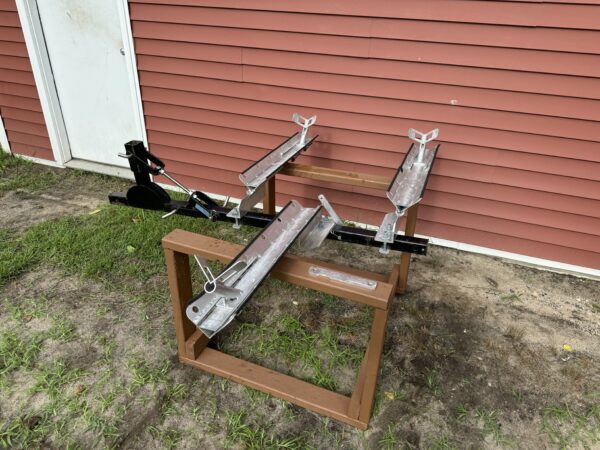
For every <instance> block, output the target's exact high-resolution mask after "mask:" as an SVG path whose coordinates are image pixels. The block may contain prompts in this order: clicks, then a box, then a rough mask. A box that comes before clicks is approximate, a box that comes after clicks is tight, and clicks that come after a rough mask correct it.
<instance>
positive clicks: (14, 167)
mask: <svg viewBox="0 0 600 450" xmlns="http://www.w3.org/2000/svg"><path fill="white" fill-rule="evenodd" d="M58 179H59V175H58V173H56V171H53V170H51V169H49V168H47V167H43V166H40V165H34V164H33V163H32V162H30V161H27V160H26V159H23V158H19V157H16V156H11V155H9V154H8V153H6V152H4V151H3V150H0V196H1V195H2V194H4V193H6V192H8V191H14V190H16V189H26V190H28V191H30V192H31V191H39V190H41V189H46V188H48V186H50V185H51V184H52V183H56V182H57V181H58Z"/></svg>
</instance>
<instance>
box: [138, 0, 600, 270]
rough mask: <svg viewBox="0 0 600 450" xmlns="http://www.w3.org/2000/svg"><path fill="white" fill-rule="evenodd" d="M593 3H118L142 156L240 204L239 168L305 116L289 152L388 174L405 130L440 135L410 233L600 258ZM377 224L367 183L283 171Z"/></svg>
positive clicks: (303, 188) (296, 189) (598, 44)
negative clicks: (134, 74)
mask: <svg viewBox="0 0 600 450" xmlns="http://www.w3.org/2000/svg"><path fill="white" fill-rule="evenodd" d="M594 3H598V2H596V1H584V0H578V1H576V2H568V1H562V2H560V1H554V2H539V1H521V2H511V1H498V2H495V1H457V0H444V1H431V0H428V1H421V0H408V1H391V0H374V1H369V2H365V1H360V0H335V1H329V2H323V1H318V0H306V1H302V2H282V1H274V0H243V1H242V0H219V1H217V0H130V11H131V17H132V26H133V33H134V37H135V44H136V52H137V57H138V68H139V74H140V80H141V85H142V97H143V101H144V110H145V114H146V125H147V128H148V135H149V141H150V144H151V148H152V150H153V151H154V152H156V153H158V154H159V155H160V156H161V157H163V158H165V159H166V160H167V161H168V167H169V168H170V169H171V170H172V171H173V172H174V173H176V174H177V175H180V176H182V177H183V178H184V179H185V181H187V182H188V183H191V184H193V185H194V186H195V187H197V188H200V189H204V190H206V191H209V192H217V193H220V194H227V195H234V196H238V197H239V196H241V195H242V192H243V190H242V187H241V183H240V182H239V180H238V174H239V172H240V171H242V170H243V169H245V168H246V167H247V166H248V165H249V164H250V163H251V162H252V161H255V160H256V159H257V158H259V157H260V156H262V155H263V154H264V152H265V150H264V149H270V148H273V147H274V146H276V145H277V144H278V143H279V142H280V141H281V140H282V139H283V138H285V137H286V136H288V135H290V134H291V133H293V132H294V131H295V128H294V126H293V125H292V124H291V123H290V118H291V115H292V113H293V112H294V111H298V112H300V113H301V114H303V115H312V114H317V115H318V122H317V125H318V126H316V130H315V131H316V132H318V134H319V135H320V137H319V143H318V144H316V145H314V146H313V147H312V149H311V150H310V152H309V153H308V154H307V156H303V157H302V158H301V159H299V160H298V162H301V163H314V164H319V165H323V166H328V167H334V168H340V169H351V170H358V171H363V172H370V173H376V174H386V175H390V176H391V175H392V174H393V173H394V170H395V169H396V168H397V166H398V165H399V163H400V161H401V160H402V157H403V153H404V152H405V150H406V149H407V147H408V145H409V142H408V140H407V138H406V137H405V136H406V131H407V129H408V128H409V127H415V128H417V129H420V130H421V131H428V130H429V129H431V128H434V127H439V128H440V130H441V141H442V142H443V145H442V149H441V152H440V154H439V160H438V161H437V163H436V166H435V168H434V171H433V176H432V177H431V180H430V183H429V189H428V191H427V194H426V196H425V198H424V200H423V205H422V208H421V210H420V222H419V227H418V230H417V231H418V232H419V233H421V234H425V235H430V236H436V237H440V238H445V239H450V240H454V241H459V242H465V243H470V244H475V245H480V246H485V247H491V248H496V249H501V250H506V251H509V252H515V253H519V254H525V255H531V256H535V257H541V258H546V259H551V260H557V261H561V262H566V263H571V264H577V265H582V266H586V267H593V268H600V144H599V142H600V124H599V123H598V122H599V121H600V101H599V100H600V56H599V54H600V6H596V5H594ZM319 193H324V194H326V196H327V197H328V198H329V199H330V201H332V203H334V205H335V207H336V208H337V209H338V211H339V213H340V214H341V215H342V216H343V217H344V218H346V219H349V220H356V221H359V222H367V223H370V224H379V223H380V221H381V219H382V217H383V214H384V213H385V212H388V211H391V210H392V206H391V204H390V203H389V201H388V200H387V199H386V198H385V196H384V195H383V193H382V192H378V191H373V190H370V189H361V188H356V189H353V190H352V192H347V191H346V190H345V189H338V186H336V185H334V184H328V183H318V182H313V181H307V180H304V181H303V180H299V179H292V178H286V177H281V181H280V182H279V184H278V203H280V204H281V203H283V202H284V201H286V200H287V199H288V198H292V197H293V198H299V199H300V200H301V201H302V203H303V204H305V205H309V204H314V203H315V199H316V197H317V195H318V194H319Z"/></svg>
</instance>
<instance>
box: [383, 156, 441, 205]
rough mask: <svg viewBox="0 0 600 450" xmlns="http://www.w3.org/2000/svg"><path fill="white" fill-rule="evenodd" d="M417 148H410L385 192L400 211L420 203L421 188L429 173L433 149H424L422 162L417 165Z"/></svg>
mask: <svg viewBox="0 0 600 450" xmlns="http://www.w3.org/2000/svg"><path fill="white" fill-rule="evenodd" d="M418 155H419V148H418V147H417V146H416V145H413V146H411V148H410V150H409V152H408V155H406V158H405V159H404V163H403V164H402V167H401V168H400V170H399V171H398V174H397V175H396V178H394V181H393V182H392V184H391V185H390V188H389V190H388V191H387V197H388V198H389V199H390V201H391V202H392V203H393V204H394V205H395V206H396V209H397V210H399V211H401V210H404V209H408V208H410V207H411V206H413V205H415V204H417V203H419V201H421V196H422V195H423V188H424V187H425V183H426V182H427V178H428V176H429V172H430V171H431V167H432V162H433V158H434V157H435V150H434V149H425V153H424V155H423V162H422V163H418V162H416V161H417V158H418Z"/></svg>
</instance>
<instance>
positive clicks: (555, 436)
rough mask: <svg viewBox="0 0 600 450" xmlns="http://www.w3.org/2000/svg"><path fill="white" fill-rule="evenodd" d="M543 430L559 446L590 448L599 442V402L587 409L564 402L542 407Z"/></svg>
mask: <svg viewBox="0 0 600 450" xmlns="http://www.w3.org/2000/svg"><path fill="white" fill-rule="evenodd" d="M543 430H544V432H545V433H546V434H547V435H548V437H549V438H550V440H551V442H553V443H554V444H557V445H558V446H559V447H560V448H573V447H580V446H581V447H583V448H592V447H594V446H595V445H596V444H598V443H600V404H595V405H592V406H590V407H588V408H587V409H582V408H576V407H573V406H571V405H568V404H566V403H563V404H557V405H552V406H549V407H547V408H545V409H544V414H543Z"/></svg>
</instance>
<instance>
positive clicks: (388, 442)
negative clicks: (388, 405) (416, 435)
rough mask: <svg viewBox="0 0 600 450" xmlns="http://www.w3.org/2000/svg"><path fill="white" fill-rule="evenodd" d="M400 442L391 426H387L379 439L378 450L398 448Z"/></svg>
mask: <svg viewBox="0 0 600 450" xmlns="http://www.w3.org/2000/svg"><path fill="white" fill-rule="evenodd" d="M399 446H400V441H399V439H398V438H397V437H396V433H394V430H393V429H392V426H391V425H388V428H387V430H386V432H385V433H384V434H383V437H382V438H381V439H379V448H381V449H385V450H393V449H396V448H399Z"/></svg>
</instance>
